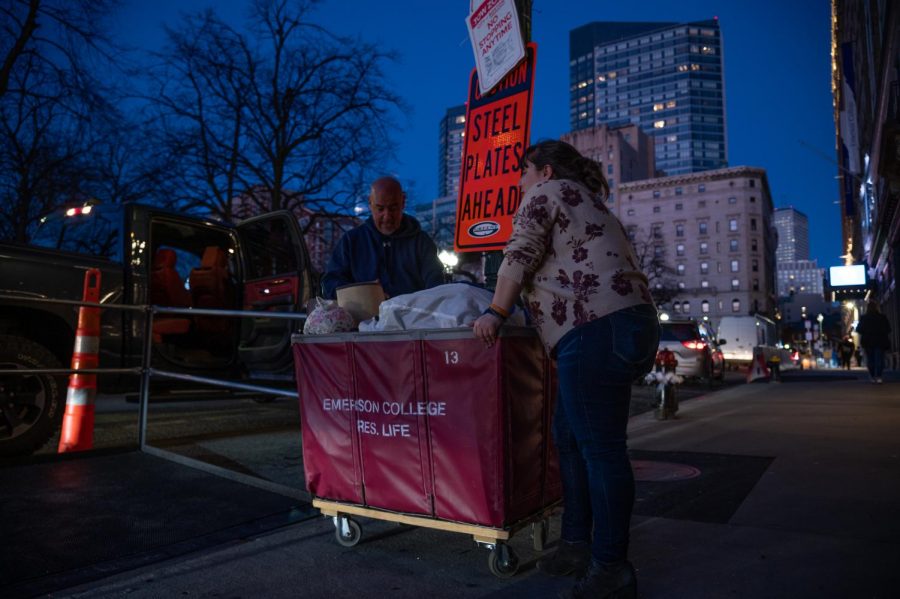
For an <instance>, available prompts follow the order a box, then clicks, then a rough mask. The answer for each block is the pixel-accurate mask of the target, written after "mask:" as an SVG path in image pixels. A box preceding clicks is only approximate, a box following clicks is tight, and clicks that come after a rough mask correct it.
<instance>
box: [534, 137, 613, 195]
mask: <svg viewBox="0 0 900 599" xmlns="http://www.w3.org/2000/svg"><path fill="white" fill-rule="evenodd" d="M526 160H527V161H528V162H530V163H532V164H533V165H534V166H536V167H537V168H538V170H540V169H542V168H544V167H545V166H547V165H550V167H551V168H552V169H553V177H552V178H553V179H569V180H571V181H577V182H578V183H581V184H582V185H584V186H585V187H587V188H588V189H590V190H591V191H592V192H594V193H598V194H600V195H601V196H602V197H603V198H604V199H605V198H607V197H609V183H607V182H606V177H605V176H603V166H602V165H601V164H600V163H599V162H597V161H595V160H591V159H590V158H587V157H585V156H582V155H581V153H580V152H579V151H578V150H576V149H575V148H574V146H572V145H570V144H567V143H566V142H564V141H557V140H554V139H549V140H546V141H540V142H538V143H536V144H534V145H532V146H529V147H528V149H527V150H525V154H523V155H522V164H521V167H523V168H524V166H525V161H526Z"/></svg>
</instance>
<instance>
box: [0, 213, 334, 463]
mask: <svg viewBox="0 0 900 599" xmlns="http://www.w3.org/2000/svg"><path fill="white" fill-rule="evenodd" d="M41 223H42V224H41V226H40V227H39V228H38V230H37V231H36V233H35V234H34V236H33V238H32V240H31V244H30V245H20V244H12V243H3V244H0V296H3V297H0V368H2V369H4V370H5V369H12V368H16V369H19V368H61V367H63V366H64V365H65V366H67V365H69V364H71V361H72V350H73V347H74V339H75V329H76V323H77V318H78V310H77V308H75V307H73V306H69V305H65V304H55V303H44V302H38V301H35V299H40V298H49V299H62V300H80V299H81V297H82V293H83V288H84V275H85V270H87V269H88V268H96V269H99V270H100V272H101V288H100V298H101V299H100V302H101V303H114V304H121V305H145V304H154V305H157V306H174V307H182V308H188V307H190V308H212V309H229V310H253V311H254V312H263V311H280V312H298V313H301V312H304V311H305V309H306V304H307V302H308V300H309V299H310V298H311V297H313V296H314V295H315V290H316V289H317V287H318V281H317V274H316V273H315V272H314V271H313V269H312V266H311V264H310V260H309V254H308V252H307V248H306V244H305V242H304V240H303V236H302V233H301V231H300V227H299V225H298V224H297V219H296V217H295V216H293V215H292V214H291V213H289V212H287V211H280V212H271V213H268V214H264V215H260V216H257V217H254V218H251V219H248V220H245V221H243V222H241V223H227V222H223V221H219V220H215V219H211V218H207V217H202V216H192V215H188V214H182V213H174V212H167V211H163V210H160V209H158V208H155V207H152V206H142V205H139V204H123V205H107V206H104V205H93V204H85V205H84V206H78V207H68V208H63V209H61V210H58V211H56V212H53V213H51V214H49V215H47V216H45V217H44V218H42V219H41ZM299 319H300V317H298V321H296V322H293V323H292V322H290V321H287V320H280V319H272V318H261V317H258V316H257V317H253V318H246V319H243V320H240V321H237V320H235V319H233V318H231V319H227V318H221V317H220V318H216V317H210V316H183V315H175V316H173V315H168V314H162V315H159V316H157V317H155V318H154V320H153V328H152V331H151V334H152V344H151V351H152V358H153V362H152V364H153V366H154V367H156V368H159V369H161V370H168V371H174V372H178V373H182V374H193V375H201V376H207V377H215V378H220V379H241V380H248V381H251V382H252V381H255V380H258V381H272V380H281V381H284V382H285V384H288V383H289V382H290V381H292V380H293V372H294V368H293V358H292V355H291V334H292V333H293V332H294V331H295V330H297V328H298V324H297V323H298V322H301V320H299ZM100 326H101V331H102V333H101V337H100V345H99V348H98V350H99V357H100V367H101V368H123V367H134V366H140V365H141V363H142V362H141V357H142V353H143V349H144V345H145V343H146V339H145V336H144V328H145V327H144V315H143V314H142V313H139V312H132V311H122V310H116V309H108V310H103V311H102V313H101V321H100ZM136 380H137V379H136V378H135V377H134V376H124V375H123V376H119V375H115V374H110V375H101V377H100V380H99V385H100V389H102V390H103V391H104V392H107V393H116V392H122V391H126V390H134V389H135V388H136ZM173 384H177V385H179V386H183V385H185V383H183V382H181V381H178V382H176V383H173ZM65 397H66V378H65V377H54V376H49V375H2V376H0V457H8V456H15V455H27V454H30V453H32V452H34V451H35V450H37V449H39V448H40V447H41V446H42V445H44V444H45V443H46V442H47V441H48V440H49V439H50V438H51V437H52V436H53V434H54V433H55V431H56V429H57V428H58V426H59V423H60V421H61V418H62V413H63V406H64V405H65Z"/></svg>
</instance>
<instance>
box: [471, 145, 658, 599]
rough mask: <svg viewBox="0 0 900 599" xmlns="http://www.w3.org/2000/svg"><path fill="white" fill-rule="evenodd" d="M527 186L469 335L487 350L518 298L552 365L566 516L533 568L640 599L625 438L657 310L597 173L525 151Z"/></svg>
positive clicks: (548, 152)
mask: <svg viewBox="0 0 900 599" xmlns="http://www.w3.org/2000/svg"><path fill="white" fill-rule="evenodd" d="M520 186H521V188H522V192H523V194H524V197H523V200H522V204H521V205H520V206H519V209H518V211H517V212H516V216H515V218H514V220H513V233H512V236H511V237H510V239H509V242H508V244H507V246H506V249H505V250H504V252H503V254H504V258H503V263H502V265H501V267H500V271H499V273H498V277H497V288H496V291H495V292H494V298H493V302H492V304H491V307H490V308H488V310H487V311H486V312H485V314H484V315H482V316H481V317H480V318H479V319H478V320H477V321H475V324H474V331H475V335H476V336H477V337H479V338H481V339H482V340H484V342H485V343H486V344H487V345H489V346H490V345H492V344H493V343H494V339H495V338H496V335H497V332H498V329H499V328H500V325H501V324H502V323H503V320H504V319H505V317H506V316H507V315H508V314H509V311H510V310H511V309H512V306H513V304H514V303H515V302H516V298H517V297H518V296H519V295H520V294H521V295H522V296H523V299H524V301H525V305H526V307H527V308H528V312H529V314H530V316H531V319H532V321H533V322H534V323H535V325H536V326H537V328H538V331H539V333H540V335H541V338H542V340H543V341H544V344H545V345H546V347H547V350H548V351H549V352H550V355H551V356H552V357H553V358H555V359H556V361H557V372H558V375H559V393H558V398H557V405H556V413H555V414H554V418H553V433H554V439H555V442H556V445H557V447H558V449H559V459H560V471H561V476H562V483H563V502H564V509H565V511H564V513H563V517H562V533H561V537H562V538H561V540H560V544H559V548H558V549H557V551H556V552H555V553H554V554H553V555H551V556H548V557H546V558H543V559H541V560H539V561H538V568H539V569H540V570H542V571H543V572H546V573H547V574H550V575H553V576H564V575H568V574H573V573H574V574H585V575H584V576H583V577H581V578H580V580H579V581H578V583H577V584H576V585H575V587H574V588H573V589H571V591H570V593H569V594H567V595H565V596H567V597H634V596H635V594H636V592H637V591H636V589H637V582H636V580H635V574H634V568H633V567H632V566H631V564H630V563H629V562H628V561H627V551H628V528H629V522H630V519H631V509H632V506H633V504H634V476H633V474H632V471H631V464H630V462H629V460H628V454H627V448H626V444H625V439H626V434H625V429H626V425H627V423H628V407H629V402H630V400H631V383H632V381H633V380H635V379H636V378H637V377H639V376H642V375H643V374H645V373H646V372H648V371H649V370H650V368H651V366H652V365H653V361H654V358H655V356H656V349H657V345H658V344H659V321H658V319H657V313H656V308H655V307H654V305H653V300H652V299H651V297H650V292H649V289H648V285H647V277H646V276H644V274H643V273H642V272H641V271H640V268H639V267H638V264H637V260H636V258H635V255H634V250H633V248H632V247H631V244H630V243H629V241H628V237H627V235H626V234H625V231H624V229H623V228H622V225H621V223H619V221H618V219H617V218H616V217H615V216H614V215H613V214H612V213H610V212H609V210H608V209H607V208H606V206H605V205H604V203H603V200H604V199H605V197H606V196H607V194H608V193H609V186H608V184H607V182H606V179H605V178H604V176H603V170H602V168H601V165H600V164H598V163H596V162H594V161H593V160H590V159H588V158H585V157H583V156H582V155H581V154H579V153H578V150H576V149H575V148H574V147H572V146H571V145H569V144H567V143H564V142H560V141H545V142H541V143H538V144H536V145H534V146H531V147H530V148H528V150H526V152H525V155H524V159H523V160H522V178H521V182H520Z"/></svg>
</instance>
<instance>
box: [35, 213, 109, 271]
mask: <svg viewBox="0 0 900 599" xmlns="http://www.w3.org/2000/svg"><path fill="white" fill-rule="evenodd" d="M121 230H122V210H121V209H120V208H119V207H118V206H83V207H78V208H68V209H62V210H58V211H56V212H53V213H51V214H49V215H47V216H46V217H44V218H43V219H42V221H41V225H40V226H39V227H38V229H37V231H36V232H35V234H34V236H33V237H32V238H31V243H32V245H36V246H39V247H44V248H48V249H53V250H63V251H66V252H74V253H76V254H88V255H91V256H98V257H101V258H108V259H109V260H115V261H116V262H121V261H122V242H121V239H120V236H121Z"/></svg>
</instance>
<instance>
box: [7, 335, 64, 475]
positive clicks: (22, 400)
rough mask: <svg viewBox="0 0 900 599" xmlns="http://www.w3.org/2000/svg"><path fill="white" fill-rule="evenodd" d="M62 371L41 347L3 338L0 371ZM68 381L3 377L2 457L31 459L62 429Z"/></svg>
mask: <svg viewBox="0 0 900 599" xmlns="http://www.w3.org/2000/svg"><path fill="white" fill-rule="evenodd" d="M31 368H62V366H60V363H59V360H57V359H56V356H54V355H53V354H52V353H50V351H49V350H48V349H47V348H45V347H44V346H43V345H40V344H39V343H35V342H34V341H31V340H29V339H25V338H23V337H16V336H12V335H0V370H17V369H31ZM64 381H65V377H60V376H51V375H39V374H0V457H12V456H22V455H30V454H32V453H34V452H35V451H37V450H38V449H40V448H41V447H43V446H44V445H45V444H46V443H47V441H49V440H50V439H51V438H52V437H53V435H54V434H55V433H56V431H57V429H58V428H59V424H60V422H61V420H62V415H63V410H64V408H65V399H64V398H63V395H62V393H63V389H64V388H65V387H64Z"/></svg>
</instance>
